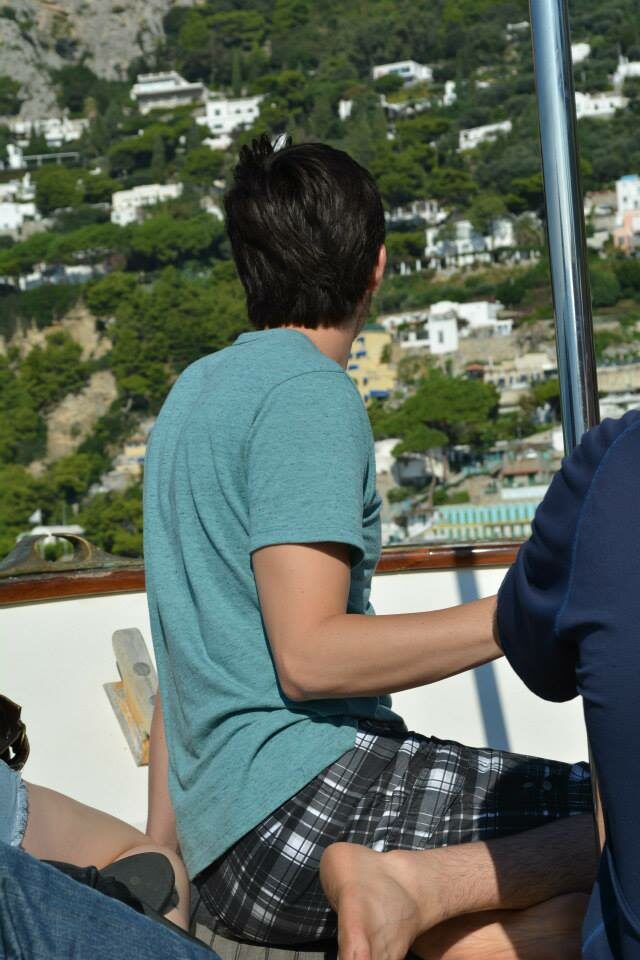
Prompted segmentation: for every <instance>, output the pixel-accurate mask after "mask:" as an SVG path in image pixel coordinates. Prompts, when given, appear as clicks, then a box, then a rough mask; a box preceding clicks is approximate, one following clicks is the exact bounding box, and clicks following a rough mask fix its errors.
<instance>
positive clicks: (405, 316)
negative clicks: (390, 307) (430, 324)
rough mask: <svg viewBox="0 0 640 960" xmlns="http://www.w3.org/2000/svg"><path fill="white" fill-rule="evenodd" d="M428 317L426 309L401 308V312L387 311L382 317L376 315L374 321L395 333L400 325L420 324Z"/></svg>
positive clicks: (389, 331)
mask: <svg viewBox="0 0 640 960" xmlns="http://www.w3.org/2000/svg"><path fill="white" fill-rule="evenodd" d="M428 319H429V311H428V310H403V311H402V312H401V313H387V314H385V316H383V317H378V319H377V321H376V323H379V324H380V326H381V327H384V329H385V330H386V331H387V332H388V333H391V334H394V333H396V331H397V330H398V329H399V328H400V327H406V326H420V325H422V324H424V323H426V322H427V320H428Z"/></svg>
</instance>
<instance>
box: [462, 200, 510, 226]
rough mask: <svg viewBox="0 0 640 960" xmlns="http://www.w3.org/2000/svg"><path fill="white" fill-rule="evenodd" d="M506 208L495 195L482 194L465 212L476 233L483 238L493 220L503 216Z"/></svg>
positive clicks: (502, 201)
mask: <svg viewBox="0 0 640 960" xmlns="http://www.w3.org/2000/svg"><path fill="white" fill-rule="evenodd" d="M506 212H507V208H506V205H505V202H504V200H503V199H502V197H500V196H498V194H497V193H482V194H480V195H479V196H477V197H476V198H475V199H474V201H473V203H472V204H471V206H470V207H469V209H468V211H467V216H468V217H469V220H471V223H472V224H473V226H474V227H475V229H476V230H477V231H478V233H480V234H482V236H485V235H486V234H488V233H489V231H490V230H491V225H492V223H493V221H494V220H497V219H498V218H499V217H502V216H504V214H505V213H506Z"/></svg>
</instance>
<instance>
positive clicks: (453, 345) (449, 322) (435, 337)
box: [428, 313, 459, 356]
mask: <svg viewBox="0 0 640 960" xmlns="http://www.w3.org/2000/svg"><path fill="white" fill-rule="evenodd" d="M428 329H429V351H430V353H432V354H434V355H436V356H437V355H441V354H443V353H455V352H456V350H457V349H458V346H459V339H458V318H457V317H456V315H455V313H454V314H451V313H448V314H447V313H445V314H440V315H438V314H431V315H430V317H429V324H428Z"/></svg>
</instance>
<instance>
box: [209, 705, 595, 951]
mask: <svg viewBox="0 0 640 960" xmlns="http://www.w3.org/2000/svg"><path fill="white" fill-rule="evenodd" d="M591 809H592V801H591V783H590V779H589V771H588V767H587V766H586V764H575V765H573V766H571V765H569V764H565V763H558V762H555V761H551V760H542V759H539V758H537V757H527V756H520V755H518V754H513V753H505V752H502V751H499V750H490V749H474V748H472V747H465V746H462V745H461V744H459V743H454V742H450V741H441V740H437V739H435V738H433V737H431V738H428V737H423V736H420V735H419V734H415V733H413V734H412V733H406V731H397V730H396V731H394V729H393V728H391V727H389V726H388V725H381V724H375V723H368V722H365V723H361V724H360V727H359V729H358V732H357V735H356V743H355V746H354V747H353V749H352V750H349V751H347V753H345V754H343V755H342V756H341V757H340V758H339V759H338V760H336V761H335V763H332V764H331V765H330V766H329V767H327V768H326V769H325V770H324V771H323V772H322V773H321V774H319V775H318V776H317V777H316V778H315V779H314V780H312V781H311V782H310V783H309V784H307V786H306V787H304V788H303V789H302V790H301V791H300V792H299V793H297V794H296V795H295V796H293V797H291V799H290V800H288V801H287V802H286V803H284V804H283V805H282V806H281V807H279V808H278V809H277V810H275V811H274V812H273V813H272V814H270V815H269V816H268V817H267V818H266V820H263V821H262V823H260V824H259V825H258V826H257V827H255V828H254V829H253V830H251V831H250V832H249V833H248V834H246V835H245V836H244V837H243V838H242V839H241V840H239V841H238V843H236V844H235V846H233V847H232V848H231V849H230V850H229V851H227V852H226V853H225V854H224V855H223V856H222V857H221V858H220V859H219V860H217V861H216V862H215V863H214V864H212V865H211V866H210V867H209V868H208V869H207V870H205V871H204V872H203V873H201V874H200V875H199V877H197V878H196V881H195V882H196V885H197V886H198V888H199V891H200V894H201V897H202V900H203V906H206V908H207V910H208V911H209V913H210V914H212V915H213V916H214V917H215V918H217V920H216V929H217V930H218V931H219V932H220V933H222V934H223V935H225V933H226V934H228V935H230V936H232V937H233V936H235V937H241V938H242V939H245V940H251V941H254V942H256V943H264V944H296V943H312V942H316V941H320V940H327V939H330V938H333V937H335V935H336V917H335V914H334V913H333V912H332V910H331V908H330V907H329V904H328V902H327V900H326V898H325V896H324V894H323V892H322V888H321V886H320V881H319V865H320V858H321V856H322V854H323V852H324V850H325V849H326V848H327V847H328V846H329V845H330V844H332V843H335V842H336V841H350V842H352V843H358V844H362V845H364V846H367V847H371V848H372V849H373V850H380V851H383V850H397V849H404V850H427V849H429V848H434V847H443V846H447V845H449V844H458V843H466V842H468V841H471V840H488V839H491V838H495V837H501V836H507V835H508V834H513V833H521V832H523V831H524V830H529V829H531V828H533V827H538V826H541V825H542V824H545V823H548V822H549V821H551V820H554V819H557V818H560V817H567V816H570V815H572V814H578V813H587V812H590V811H591Z"/></svg>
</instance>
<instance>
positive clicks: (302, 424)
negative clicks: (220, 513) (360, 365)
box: [247, 371, 370, 564]
mask: <svg viewBox="0 0 640 960" xmlns="http://www.w3.org/2000/svg"><path fill="white" fill-rule="evenodd" d="M368 429H369V427H368V422H367V417H366V413H365V410H364V407H363V404H362V401H361V399H360V397H359V395H358V393H357V391H356V390H355V389H354V388H353V385H352V384H351V383H350V381H349V380H348V378H347V377H346V375H344V374H342V373H341V372H339V371H336V372H333V371H320V372H314V373H306V374H300V375H299V376H296V377H292V378H291V379H289V380H287V381H285V382H284V383H281V384H279V385H278V386H277V387H275V388H274V389H273V390H271V392H270V393H269V394H268V396H267V398H266V400H265V402H264V404H263V406H262V408H261V410H260V411H259V413H258V415H257V417H256V419H255V421H254V423H253V426H252V429H251V434H250V437H249V443H248V454H247V471H248V496H249V528H250V529H249V543H250V550H251V552H253V551H254V550H258V549H259V548H260V547H265V546H269V545H274V544H280V543H319V542H323V541H324V542H333V543H343V544H346V545H347V546H348V547H350V548H351V561H352V564H355V563H357V562H359V560H361V559H362V556H363V554H364V540H363V530H362V517H363V497H364V487H365V476H366V471H367V466H368V452H369V442H370V439H369V435H368Z"/></svg>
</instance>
